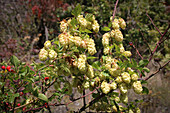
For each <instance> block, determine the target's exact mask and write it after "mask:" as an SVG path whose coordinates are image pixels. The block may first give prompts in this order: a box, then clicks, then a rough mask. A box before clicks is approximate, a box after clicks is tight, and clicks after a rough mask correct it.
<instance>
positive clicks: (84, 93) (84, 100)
mask: <svg viewBox="0 0 170 113" xmlns="http://www.w3.org/2000/svg"><path fill="white" fill-rule="evenodd" d="M83 95H86V92H85V89H84V90H83ZM83 104H84V106H86V97H83Z"/></svg>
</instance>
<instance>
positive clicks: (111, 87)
mask: <svg viewBox="0 0 170 113" xmlns="http://www.w3.org/2000/svg"><path fill="white" fill-rule="evenodd" d="M116 88H117V84H116V82H114V81H113V82H112V83H111V84H110V89H113V90H115V89H116Z"/></svg>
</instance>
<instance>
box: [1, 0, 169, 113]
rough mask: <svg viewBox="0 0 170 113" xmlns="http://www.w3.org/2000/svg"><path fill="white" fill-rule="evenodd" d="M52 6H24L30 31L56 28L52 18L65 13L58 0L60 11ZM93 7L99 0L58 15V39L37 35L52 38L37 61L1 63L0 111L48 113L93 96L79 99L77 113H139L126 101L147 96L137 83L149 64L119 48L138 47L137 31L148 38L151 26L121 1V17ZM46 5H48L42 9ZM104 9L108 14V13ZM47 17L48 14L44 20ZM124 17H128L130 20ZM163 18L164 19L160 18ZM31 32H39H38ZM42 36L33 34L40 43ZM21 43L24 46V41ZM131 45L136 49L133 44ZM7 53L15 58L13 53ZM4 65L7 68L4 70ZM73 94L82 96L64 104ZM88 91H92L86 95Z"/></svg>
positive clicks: (39, 3) (135, 105) (103, 7)
mask: <svg viewBox="0 0 170 113" xmlns="http://www.w3.org/2000/svg"><path fill="white" fill-rule="evenodd" d="M87 1H88V0H87ZM53 2H54V1H53V0H50V1H49V2H45V1H42V0H38V1H31V0H29V1H27V2H24V3H25V4H28V6H29V8H30V9H31V11H30V13H31V15H32V17H30V18H29V19H31V20H32V21H33V20H34V19H35V23H34V22H33V24H32V25H31V26H32V27H33V29H32V30H34V28H35V30H37V29H36V28H37V27H36V26H38V25H40V28H41V27H42V26H41V25H43V28H46V27H47V28H52V30H49V31H53V28H55V27H56V26H59V23H57V22H56V20H55V21H53V17H54V16H56V15H55V14H56V12H60V11H61V12H62V11H63V10H64V5H63V2H62V1H57V3H61V4H62V5H61V4H60V5H61V6H62V8H63V10H60V8H59V7H60V6H51V3H53ZM98 2H99V1H98V0H94V1H92V2H90V1H88V2H86V4H85V5H84V1H82V2H81V3H80V4H77V5H76V7H75V8H74V9H73V10H72V11H71V10H69V11H68V12H69V14H67V11H66V12H64V13H62V14H63V15H57V17H58V20H57V21H59V20H60V19H61V18H62V17H64V16H66V17H67V18H65V19H61V20H62V21H60V27H59V28H58V27H56V29H58V30H60V34H59V35H58V36H57V37H56V33H54V32H52V33H51V34H50V35H48V33H47V32H46V30H42V31H43V33H42V32H41V33H42V34H41V35H45V38H47V39H48V36H49V39H52V40H51V41H50V40H47V41H46V42H45V43H44V44H43V48H42V49H41V50H40V52H39V60H40V61H42V62H33V63H32V64H31V65H28V64H27V63H25V62H22V60H19V59H18V57H16V56H14V55H13V56H11V57H10V60H9V61H8V62H5V61H4V62H2V63H0V65H1V66H3V67H2V70H1V71H0V74H1V75H0V89H1V90H0V95H1V97H0V102H1V103H2V104H1V105H0V111H2V112H14V111H15V112H22V111H23V112H31V111H34V112H38V111H42V112H43V111H45V110H48V111H49V112H51V109H50V107H49V106H60V105H65V106H67V105H68V104H70V103H73V102H75V101H77V100H79V99H83V98H86V96H87V95H92V99H93V100H92V101H90V102H89V103H87V104H86V101H85V99H83V101H84V105H83V107H82V108H80V109H79V112H82V111H85V109H86V108H88V107H89V108H90V109H91V110H94V109H95V110H96V111H107V112H140V109H139V108H138V107H139V104H140V103H141V102H142V100H137V99H136V100H135V101H133V102H129V101H128V95H127V92H129V90H130V89H133V91H134V92H135V93H136V94H139V95H141V94H148V93H149V90H148V89H147V88H146V87H145V86H143V84H144V83H146V81H145V80H142V79H143V77H145V74H146V73H149V72H150V70H149V69H148V68H147V67H146V66H147V65H148V63H149V62H150V60H146V59H143V58H142V60H139V59H138V60H139V61H138V60H135V59H134V58H132V57H131V56H132V55H133V53H131V52H130V51H128V48H124V47H127V46H126V43H124V41H125V42H128V41H131V42H134V41H133V40H134V38H136V37H139V40H138V41H139V42H137V43H135V45H136V44H138V43H139V44H140V45H142V40H141V39H142V38H140V37H143V35H142V33H139V31H138V29H141V30H140V31H142V32H144V31H146V30H147V32H149V33H150V32H151V29H153V26H152V25H149V26H145V25H144V24H143V23H140V21H143V22H146V24H148V22H147V20H146V17H145V18H143V17H142V16H141V13H138V14H139V15H136V12H134V11H136V10H132V9H131V8H129V7H127V6H128V5H127V4H130V3H131V2H126V3H124V1H120V5H119V10H120V12H121V13H120V12H119V11H118V14H117V15H118V16H116V17H115V18H114V19H113V16H112V11H111V9H113V6H110V4H109V3H112V2H111V1H104V0H101V1H100V2H99V4H101V5H100V6H98V5H97V3H98ZM135 2H136V1H135V0H134V1H133V3H132V4H131V5H132V6H131V7H135V8H136V7H137V6H136V3H135ZM22 3H23V2H22ZM75 3H76V2H75ZM121 3H122V4H121ZM151 3H152V2H151ZM73 4H74V3H73ZM112 4H113V3H112ZM124 4H125V6H124ZM140 4H142V5H141V7H143V6H145V7H146V3H144V2H140ZM153 4H154V3H153ZM46 5H49V6H48V7H43V6H46ZM55 5H56V4H55ZM86 5H87V6H88V5H91V7H88V8H86ZM55 7H57V9H55ZM47 8H50V9H47ZM109 8H110V10H108V9H109ZM126 8H127V9H128V10H126ZM82 11H85V13H83V12H82ZM126 11H130V13H127V12H126ZM140 11H142V12H144V9H142V8H141V10H140ZM125 12H126V13H125ZM131 12H132V13H131ZM151 12H152V11H151ZM158 12H159V11H158ZM124 13H125V14H124ZM161 13H162V12H161V11H160V14H161ZM48 14H51V15H49V16H46V15H48ZM70 14H72V15H70ZM127 14H129V15H130V17H131V16H132V17H133V18H130V19H129V18H128V17H129V15H127ZM148 14H149V15H151V14H150V13H148ZM158 14H159V13H158ZM108 15H109V16H108ZM122 16H125V17H123V18H124V19H125V20H126V22H127V23H128V24H126V22H125V21H124V19H122V18H121V17H122ZM54 18H56V17H54ZM165 18H167V17H166V16H165ZM99 19H100V20H99ZM131 19H134V20H131ZM138 19H139V20H138ZM97 20H99V21H97ZM109 20H110V21H109ZM36 22H38V23H36ZM53 22H54V23H55V24H54V23H53ZM134 22H135V24H134ZM56 23H57V24H56ZM48 25H49V26H48ZM50 25H52V26H50ZM53 25H54V26H55V27H54V26H53ZM157 25H160V23H158V24H157ZM101 26H102V27H101ZM126 26H127V28H126ZM134 26H135V27H134ZM165 26H166V25H165ZM138 27H139V28H138ZM165 28H166V27H165ZM133 29H134V31H133ZM148 29H149V30H148ZM163 30H164V29H163ZM36 32H37V33H39V31H36ZM44 32H45V33H44ZM57 32H58V31H57ZM153 32H154V33H153ZM153 32H151V33H150V34H149V37H150V38H151V40H150V39H147V40H146V41H147V42H148V43H150V42H151V41H152V38H154V37H155V36H157V35H158V33H156V31H153ZM21 34H22V33H21ZM132 34H135V35H132ZM41 35H38V36H39V38H41ZM124 36H125V37H126V38H124ZM54 37H56V38H54ZM33 41H34V40H33ZM140 41H141V42H140ZM24 43H26V44H28V42H27V41H25V42H24ZM167 43H168V42H167ZM6 45H7V44H6ZM131 46H132V47H135V46H134V45H133V43H131ZM101 50H102V52H101V53H100V51H101ZM11 51H12V52H13V53H15V51H13V50H12V49H11ZM166 51H168V49H166ZM98 54H100V55H98ZM138 54H139V53H138ZM153 54H154V53H153ZM6 56H8V55H6ZM150 58H152V57H150ZM167 64H168V63H167ZM7 66H8V68H6V67H7ZM4 67H5V69H4ZM161 68H162V67H161ZM161 68H160V69H161ZM158 72H159V71H158ZM51 87H54V88H55V90H53V91H52V92H51V91H50V90H49V89H50V88H51ZM73 89H76V90H77V91H78V92H79V93H80V94H83V96H81V97H79V98H77V99H73V100H72V101H70V102H68V103H63V101H62V100H63V96H65V95H68V96H69V97H70V98H71V95H72V92H73ZM87 90H90V91H91V92H90V93H88V94H86V91H87Z"/></svg>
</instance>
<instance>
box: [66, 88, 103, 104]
mask: <svg viewBox="0 0 170 113" xmlns="http://www.w3.org/2000/svg"><path fill="white" fill-rule="evenodd" d="M99 88H100V86H99V87H97V88H96V89H94V90H93V91H92V92H90V93H88V94H86V95H83V96H81V97H79V98H77V99H74V100H73V101H70V102H68V103H66V105H68V104H70V103H72V102H75V101H77V100H79V99H81V98H84V97H86V96H88V95H90V94H92V93H94V92H95V91H96V90H97V89H99Z"/></svg>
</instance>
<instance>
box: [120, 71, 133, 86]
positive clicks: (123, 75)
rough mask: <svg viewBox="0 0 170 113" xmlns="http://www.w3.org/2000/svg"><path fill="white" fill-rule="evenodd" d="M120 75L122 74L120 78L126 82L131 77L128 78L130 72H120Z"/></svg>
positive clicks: (128, 81)
mask: <svg viewBox="0 0 170 113" xmlns="http://www.w3.org/2000/svg"><path fill="white" fill-rule="evenodd" d="M121 76H122V79H123V81H124V82H125V83H127V84H129V83H130V81H131V78H130V74H129V73H127V72H123V73H122V74H121Z"/></svg>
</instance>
